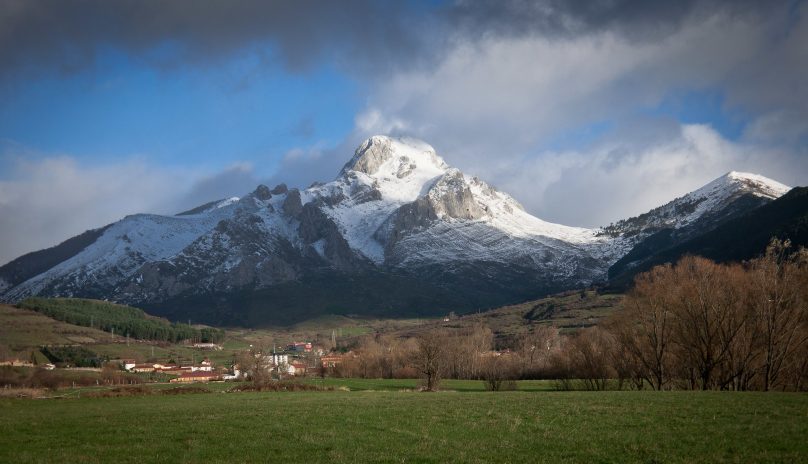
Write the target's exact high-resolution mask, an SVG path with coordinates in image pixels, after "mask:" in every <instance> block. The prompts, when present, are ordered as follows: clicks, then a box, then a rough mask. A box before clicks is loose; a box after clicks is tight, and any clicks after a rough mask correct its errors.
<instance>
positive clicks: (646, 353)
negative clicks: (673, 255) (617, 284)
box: [588, 241, 808, 390]
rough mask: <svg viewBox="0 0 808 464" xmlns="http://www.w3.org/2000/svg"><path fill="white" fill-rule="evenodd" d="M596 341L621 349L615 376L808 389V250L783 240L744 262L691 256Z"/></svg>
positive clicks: (648, 282)
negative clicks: (792, 250)
mask: <svg viewBox="0 0 808 464" xmlns="http://www.w3.org/2000/svg"><path fill="white" fill-rule="evenodd" d="M601 330H602V331H603V332H604V333H601V334H588V338H589V339H590V344H592V345H595V344H597V343H599V341H598V340H599V339H604V342H603V343H604V344H606V345H608V344H610V343H611V344H613V345H614V349H615V350H616V352H617V353H619V354H620V355H621V356H620V359H619V362H614V363H612V367H613V371H614V372H613V374H615V375H617V376H618V377H620V378H630V379H635V383H637V384H638V385H640V382H642V383H643V384H647V385H650V386H651V387H652V388H654V389H657V390H660V389H670V388H688V389H705V390H706V389H731V390H751V389H754V390H771V389H800V390H802V389H805V388H806V387H807V386H808V385H807V384H806V381H807V380H808V378H806V376H807V375H808V253H806V251H805V250H804V249H801V250H800V251H798V252H795V253H789V243H788V242H785V243H783V242H780V241H773V242H772V243H771V245H770V246H769V247H768V249H767V251H766V254H765V255H764V256H762V257H760V258H758V259H754V260H752V261H751V262H749V263H747V264H746V265H745V266H742V265H719V264H716V263H713V262H711V261H709V260H706V259H703V258H698V257H686V258H684V259H682V260H681V261H679V263H678V264H677V265H676V266H670V265H667V266H658V267H656V268H654V269H652V270H651V271H650V272H648V273H645V274H643V275H641V276H639V277H638V278H637V280H636V285H635V287H634V289H633V291H632V292H631V293H629V295H628V296H627V298H626V301H625V309H624V310H623V311H622V312H621V313H619V314H618V315H617V316H616V317H615V318H614V319H613V320H612V321H610V323H609V324H607V325H606V326H604V328H603V329H601Z"/></svg>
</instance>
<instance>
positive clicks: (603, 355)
mask: <svg viewBox="0 0 808 464" xmlns="http://www.w3.org/2000/svg"><path fill="white" fill-rule="evenodd" d="M493 342H494V337H493V334H492V332H491V330H490V329H488V328H487V327H484V326H479V325H477V326H473V327H470V328H465V329H459V330H454V331H448V330H445V329H436V330H433V331H430V332H427V333H424V334H421V335H419V336H417V337H414V338H403V339H399V338H393V337H384V336H376V337H372V338H368V339H366V340H365V341H364V342H362V343H361V344H360V346H359V347H358V349H357V352H358V353H359V355H358V356H357V357H356V358H354V359H352V360H350V361H348V362H346V363H344V364H343V365H341V366H340V367H339V368H338V371H337V372H336V373H337V374H338V375H344V376H350V377H373V378H380V377H384V378H391V377H399V378H404V377H413V376H416V375H420V376H421V377H422V378H423V379H424V385H423V387H424V388H425V389H427V390H434V389H436V388H438V385H439V384H440V379H441V378H444V377H449V378H457V379H481V380H484V381H486V383H487V385H488V386H489V388H490V389H492V390H497V389H502V388H507V387H508V386H509V383H508V381H511V380H515V379H537V378H538V379H542V378H543V379H557V380H558V382H559V386H560V387H561V388H578V387H579V386H580V387H583V388H586V389H593V390H601V389H605V388H607V387H617V388H636V389H642V388H652V389H656V390H664V389H721V390H772V389H778V390H806V389H808V253H806V251H805V250H802V249H801V250H800V251H798V252H794V253H790V252H789V243H788V242H785V243H783V242H779V241H773V242H772V243H771V245H770V246H769V247H768V249H767V251H766V254H765V255H764V256H762V257H760V258H757V259H754V260H752V261H750V262H748V263H745V264H744V265H739V264H732V265H721V264H716V263H714V262H712V261H709V260H706V259H703V258H698V257H685V258H683V259H682V260H680V261H679V262H678V263H677V264H676V265H675V266H674V265H665V266H658V267H656V268H654V269H652V270H651V271H650V272H647V273H645V274H642V275H640V276H638V277H637V280H636V285H635V287H634V288H633V290H632V291H631V292H629V294H628V295H627V297H626V299H625V303H624V309H623V310H622V311H618V312H617V313H616V314H615V315H614V316H613V317H612V318H610V319H609V320H607V321H606V322H605V323H603V324H601V325H600V326H599V327H592V328H587V329H583V330H580V331H578V332H577V333H575V334H573V335H566V336H562V335H560V334H559V331H558V330H557V329H556V328H554V327H549V326H534V327H532V328H531V330H530V331H529V332H527V333H523V334H521V335H520V336H518V337H516V338H515V339H514V340H512V343H510V345H511V346H510V347H509V349H508V350H505V351H503V352H493V351H492V347H493Z"/></svg>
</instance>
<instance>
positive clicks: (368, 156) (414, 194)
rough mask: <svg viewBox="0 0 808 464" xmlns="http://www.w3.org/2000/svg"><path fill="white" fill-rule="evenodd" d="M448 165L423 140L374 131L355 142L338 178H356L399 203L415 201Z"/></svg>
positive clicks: (443, 173)
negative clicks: (354, 148) (394, 136)
mask: <svg viewBox="0 0 808 464" xmlns="http://www.w3.org/2000/svg"><path fill="white" fill-rule="evenodd" d="M449 169H450V168H449V165H448V164H446V162H445V161H443V159H442V158H441V157H440V156H438V155H437V153H435V149H434V148H432V147H431V146H430V145H429V144H427V143H426V142H422V141H420V140H417V139H412V138H406V137H401V138H393V137H388V136H384V135H376V136H373V137H371V138H369V139H367V140H365V141H364V142H362V143H361V144H360V145H359V147H358V148H357V149H356V152H355V153H354V156H353V158H351V160H350V161H349V162H348V163H347V164H345V167H343V168H342V171H341V172H340V176H339V177H338V179H339V178H342V179H348V178H358V179H359V180H360V182H362V183H364V184H367V185H372V186H373V188H374V189H377V190H378V191H379V192H380V193H381V195H382V197H383V198H385V199H386V200H391V201H394V202H399V203H401V202H411V201H415V200H416V199H417V198H418V197H419V196H420V195H421V194H423V193H424V192H425V190H426V189H428V188H429V187H430V186H431V185H432V184H434V183H435V181H436V180H437V179H438V178H440V177H442V176H443V175H445V174H446V173H447V172H448V171H449Z"/></svg>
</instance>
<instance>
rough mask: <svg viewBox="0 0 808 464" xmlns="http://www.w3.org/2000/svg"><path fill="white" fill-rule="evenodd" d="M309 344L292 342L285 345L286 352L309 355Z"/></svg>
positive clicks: (310, 348) (310, 347)
mask: <svg viewBox="0 0 808 464" xmlns="http://www.w3.org/2000/svg"><path fill="white" fill-rule="evenodd" d="M311 350H312V346H311V342H294V343H290V344H288V345H286V351H296V352H301V351H302V352H305V353H311Z"/></svg>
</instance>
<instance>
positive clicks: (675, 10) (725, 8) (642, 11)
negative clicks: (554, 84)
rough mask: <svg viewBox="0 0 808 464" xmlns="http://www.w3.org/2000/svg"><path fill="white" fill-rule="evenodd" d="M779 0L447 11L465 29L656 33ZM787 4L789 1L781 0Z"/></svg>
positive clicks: (559, 3)
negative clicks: (687, 22)
mask: <svg viewBox="0 0 808 464" xmlns="http://www.w3.org/2000/svg"><path fill="white" fill-rule="evenodd" d="M776 3H778V2H777V1H769V2H765V1H760V0H678V1H670V0H657V1H650V0H535V1H530V0H479V1H462V0H461V1H459V2H458V3H457V4H456V5H454V6H453V7H452V8H450V9H449V10H448V11H447V17H448V18H449V20H450V22H451V23H453V24H454V25H455V26H456V29H457V30H458V31H460V33H461V34H473V33H474V32H475V31H476V32H477V33H478V34H488V35H496V36H523V35H534V34H536V35H543V36H574V35H581V34H588V33H598V32H602V31H605V30H609V31H612V32H617V33H620V34H623V35H624V36H627V37H628V38H631V39H658V38H659V37H662V36H664V35H667V34H670V33H672V32H674V31H676V30H677V29H678V28H679V27H681V26H682V25H683V24H684V23H685V22H686V21H688V20H694V19H699V18H704V17H708V16H710V15H715V14H730V15H737V16H754V15H758V14H761V13H764V12H765V11H766V10H767V9H771V8H772V6H773V4H776ZM780 3H782V4H786V3H788V2H780Z"/></svg>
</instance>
